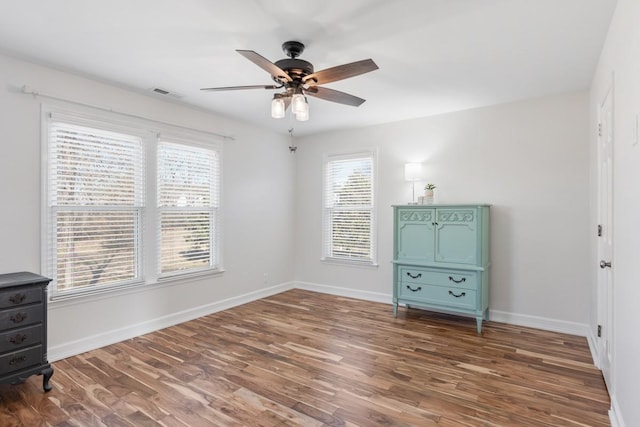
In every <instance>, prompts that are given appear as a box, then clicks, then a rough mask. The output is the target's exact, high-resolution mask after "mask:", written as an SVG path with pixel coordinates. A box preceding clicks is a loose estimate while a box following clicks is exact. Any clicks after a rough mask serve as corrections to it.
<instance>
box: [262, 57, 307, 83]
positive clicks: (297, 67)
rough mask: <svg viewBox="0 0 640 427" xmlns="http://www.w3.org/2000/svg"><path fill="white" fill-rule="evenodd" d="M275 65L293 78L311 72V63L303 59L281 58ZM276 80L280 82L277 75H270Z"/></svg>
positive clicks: (295, 78)
mask: <svg viewBox="0 0 640 427" xmlns="http://www.w3.org/2000/svg"><path fill="white" fill-rule="evenodd" d="M275 65H276V66H278V67H280V69H282V70H283V71H285V72H286V73H287V74H288V75H289V77H291V78H292V79H293V80H300V79H302V78H303V77H305V76H308V75H309V74H313V64H311V63H310V62H308V61H305V60H304V59H290V58H287V59H281V60H279V61H276V62H275ZM272 77H273V79H274V80H275V81H276V82H280V80H279V79H278V78H277V76H272Z"/></svg>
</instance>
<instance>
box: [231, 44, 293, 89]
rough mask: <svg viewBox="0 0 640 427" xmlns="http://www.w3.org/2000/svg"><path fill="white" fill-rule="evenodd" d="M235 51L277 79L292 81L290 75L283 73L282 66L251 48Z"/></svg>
mask: <svg viewBox="0 0 640 427" xmlns="http://www.w3.org/2000/svg"><path fill="white" fill-rule="evenodd" d="M236 52H238V53H239V54H240V55H242V56H244V57H245V58H247V59H248V60H249V61H251V62H253V63H254V64H256V65H257V66H258V67H260V68H262V69H263V70H265V71H266V72H267V73H269V74H271V75H272V76H275V77H277V78H278V79H279V80H282V81H285V82H290V81H292V80H291V77H289V75H288V74H287V73H285V72H284V70H283V69H282V68H280V67H278V66H277V65H276V64H274V63H273V62H271V61H269V60H268V59H267V58H265V57H264V56H262V55H260V54H258V53H256V52H254V51H252V50H236Z"/></svg>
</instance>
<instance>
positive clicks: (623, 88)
mask: <svg viewBox="0 0 640 427" xmlns="http://www.w3.org/2000/svg"><path fill="white" fill-rule="evenodd" d="M639 28H640V2H638V1H637V0H618V6H617V8H616V12H615V14H614V17H613V20H612V21H611V27H610V29H609V34H608V37H607V40H606V43H605V47H604V49H603V51H602V55H601V57H600V61H599V63H598V67H597V70H596V73H595V76H594V79H593V84H592V88H591V101H590V106H591V118H592V119H591V126H590V129H592V132H591V134H590V135H591V147H592V149H591V153H592V158H591V166H592V168H591V170H592V172H591V175H592V178H591V181H592V182H593V183H596V182H597V179H596V151H595V147H596V142H597V137H596V133H595V131H594V130H595V129H596V128H597V114H596V112H597V106H598V103H599V102H600V101H601V100H602V99H603V96H604V94H605V92H604V91H605V90H606V87H607V85H608V83H609V82H610V81H611V79H612V75H613V81H614V83H613V87H614V89H613V90H614V95H613V102H614V106H613V115H614V117H613V122H614V123H613V124H614V132H613V133H614V147H613V152H614V160H613V163H614V164H613V170H614V189H613V201H614V218H613V233H614V256H613V261H612V262H613V277H614V283H613V333H612V338H613V347H612V353H613V360H612V369H611V375H612V384H611V387H610V389H609V393H610V395H611V404H612V416H611V418H612V425H613V426H614V427H616V426H625V425H626V426H629V427H631V426H640V405H638V403H639V397H638V396H640V317H638V301H640V268H639V267H638V261H639V260H640V226H639V225H638V224H639V223H638V219H639V218H640V185H638V183H640V145H637V144H636V145H634V143H633V141H634V133H635V132H637V131H636V130H635V129H636V127H637V124H636V123H637V120H638V115H639V114H640V30H639ZM592 187H593V188H594V189H595V184H594V185H593V186H592ZM596 195H597V194H596V192H595V191H592V200H593V202H592V204H593V206H594V207H595V206H596V205H595V199H596ZM594 209H595V208H594ZM594 218H595V216H594ZM593 226H595V220H594V222H593ZM591 243H592V247H595V245H596V241H595V239H592V241H591ZM592 254H593V255H592V260H591V262H590V265H596V263H597V262H598V259H597V258H596V251H595V249H593V250H592ZM594 276H595V274H594ZM592 286H593V291H592V294H593V295H595V294H596V291H595V281H594V282H593V283H592ZM593 304H594V305H593V308H592V311H593V312H594V313H595V312H596V309H597V300H595V299H594V301H593ZM591 326H592V328H595V323H593V324H592V325H591Z"/></svg>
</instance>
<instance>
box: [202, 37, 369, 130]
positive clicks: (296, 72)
mask: <svg viewBox="0 0 640 427" xmlns="http://www.w3.org/2000/svg"><path fill="white" fill-rule="evenodd" d="M282 50H283V51H284V53H285V54H286V55H287V56H288V57H289V58H285V59H281V60H279V61H276V62H275V63H273V62H271V61H269V60H268V59H266V58H265V57H263V56H262V55H260V54H258V53H256V52H254V51H252V50H236V52H238V53H239V54H240V55H242V56H244V57H245V58H247V59H248V60H249V61H251V62H253V63H254V64H256V65H257V66H258V67H260V68H262V69H263V70H265V71H266V72H268V73H269V74H270V75H271V78H272V79H273V81H274V82H275V83H276V84H275V85H251V86H227V87H208V88H202V89H200V90H206V91H223V90H245V89H283V92H281V93H276V94H274V96H273V100H272V102H271V116H272V117H274V118H282V117H284V115H285V111H286V110H287V108H289V105H291V110H292V112H293V113H294V114H295V116H296V119H297V120H300V121H305V120H308V119H309V104H308V103H307V99H306V97H305V95H309V96H313V97H315V98H320V99H324V100H325V101H331V102H337V103H339V104H345V105H351V106H354V107H358V106H359V105H361V104H362V103H363V102H364V101H365V100H364V99H362V98H358V97H357V96H354V95H350V94H348V93H345V92H340V91H338V90H333V89H329V88H326V87H322V86H320V85H323V84H326V83H331V82H335V81H338V80H343V79H347V78H349V77H354V76H358V75H360V74H364V73H368V72H370V71H374V70H377V69H378V66H377V65H376V63H375V62H373V60H372V59H364V60H362V61H356V62H352V63H349V64H343V65H338V66H335V67H331V68H326V69H324V70H321V71H314V69H313V64H311V63H310V62H308V61H305V60H303V59H299V58H298V56H300V55H301V54H302V52H303V51H304V44H302V43H300V42H298V41H287V42H284V43H283V44H282Z"/></svg>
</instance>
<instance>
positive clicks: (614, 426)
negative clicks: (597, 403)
mask: <svg viewBox="0 0 640 427" xmlns="http://www.w3.org/2000/svg"><path fill="white" fill-rule="evenodd" d="M610 398H611V409H609V421H610V422H611V427H626V425H625V423H624V420H623V419H622V413H621V412H620V407H619V406H618V399H616V396H615V395H611V396H610Z"/></svg>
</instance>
